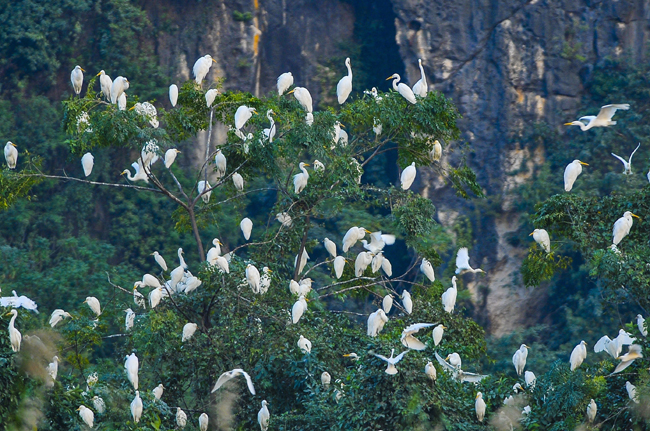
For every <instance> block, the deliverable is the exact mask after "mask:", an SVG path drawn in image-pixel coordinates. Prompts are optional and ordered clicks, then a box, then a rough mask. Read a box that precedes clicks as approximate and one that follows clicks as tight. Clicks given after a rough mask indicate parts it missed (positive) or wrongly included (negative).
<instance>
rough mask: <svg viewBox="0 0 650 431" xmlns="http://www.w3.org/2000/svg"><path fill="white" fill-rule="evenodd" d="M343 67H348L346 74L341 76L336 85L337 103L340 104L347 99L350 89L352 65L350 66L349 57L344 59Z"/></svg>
mask: <svg viewBox="0 0 650 431" xmlns="http://www.w3.org/2000/svg"><path fill="white" fill-rule="evenodd" d="M345 67H347V68H348V74H347V75H346V76H344V77H343V78H341V80H340V81H339V83H338V84H337V85H336V97H337V99H338V101H339V105H342V104H344V103H345V101H346V100H347V98H348V96H349V95H350V92H351V91H352V67H351V66H350V58H349V57H348V58H346V59H345Z"/></svg>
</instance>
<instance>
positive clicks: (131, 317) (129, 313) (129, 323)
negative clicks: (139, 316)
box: [124, 308, 135, 331]
mask: <svg viewBox="0 0 650 431" xmlns="http://www.w3.org/2000/svg"><path fill="white" fill-rule="evenodd" d="M124 311H125V312H126V316H125V318H124V330H126V331H128V330H130V329H131V328H133V324H134V322H135V313H134V312H133V310H131V309H130V308H127V309H126V310H124Z"/></svg>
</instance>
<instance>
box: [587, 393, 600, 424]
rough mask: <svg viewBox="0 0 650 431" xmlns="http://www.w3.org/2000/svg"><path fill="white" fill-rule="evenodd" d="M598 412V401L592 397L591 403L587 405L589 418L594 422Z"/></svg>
mask: <svg viewBox="0 0 650 431" xmlns="http://www.w3.org/2000/svg"><path fill="white" fill-rule="evenodd" d="M597 412H598V406H597V405H596V402H595V401H594V400H593V398H592V399H591V401H589V405H588V406H587V420H588V421H589V422H593V421H594V419H596V413H597Z"/></svg>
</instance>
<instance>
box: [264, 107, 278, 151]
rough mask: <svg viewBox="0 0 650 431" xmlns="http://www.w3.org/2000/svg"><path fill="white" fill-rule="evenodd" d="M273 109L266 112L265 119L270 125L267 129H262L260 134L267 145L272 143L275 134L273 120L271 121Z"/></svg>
mask: <svg viewBox="0 0 650 431" xmlns="http://www.w3.org/2000/svg"><path fill="white" fill-rule="evenodd" d="M273 114H274V112H273V109H269V110H268V111H266V118H267V119H268V120H269V122H270V123H271V124H270V125H269V127H268V129H263V130H262V133H263V134H264V138H266V140H267V141H269V143H271V142H273V138H274V137H275V132H276V127H275V120H274V119H273Z"/></svg>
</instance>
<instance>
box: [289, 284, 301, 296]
mask: <svg viewBox="0 0 650 431" xmlns="http://www.w3.org/2000/svg"><path fill="white" fill-rule="evenodd" d="M289 292H291V294H292V295H300V285H299V284H298V282H297V281H296V280H291V281H290V282H289Z"/></svg>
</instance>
